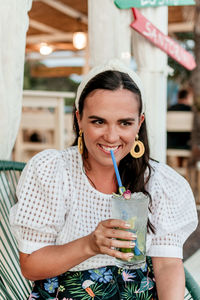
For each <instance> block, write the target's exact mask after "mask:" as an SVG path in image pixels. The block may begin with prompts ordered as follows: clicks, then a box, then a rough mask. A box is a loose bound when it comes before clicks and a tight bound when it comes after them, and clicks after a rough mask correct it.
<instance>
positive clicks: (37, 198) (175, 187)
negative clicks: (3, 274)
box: [10, 147, 197, 271]
mask: <svg viewBox="0 0 200 300" xmlns="http://www.w3.org/2000/svg"><path fill="white" fill-rule="evenodd" d="M150 163H151V166H152V174H151V177H150V180H149V182H148V184H147V187H146V189H147V190H148V192H149V193H150V194H151V197H152V207H151V213H150V212H149V219H150V221H151V223H152V224H153V225H154V226H155V228H156V234H152V233H148V235H147V245H146V246H147V255H149V256H163V257H179V258H182V246H183V243H184V241H185V240H186V239H187V237H188V236H189V235H190V234H191V233H192V231H193V230H195V228H196V226H197V212H196V207H195V201H194V197H193V194H192V191H191V189H190V186H189V184H188V183H187V181H186V180H185V179H184V178H183V177H182V176H180V175H179V174H177V173H176V172H175V171H174V170H173V169H171V168H170V167H168V166H167V165H165V164H163V163H157V162H154V161H150ZM17 198H18V203H17V204H15V205H14V206H13V207H12V208H11V212H10V223H11V227H12V230H13V233H14V235H15V237H16V239H17V242H18V247H19V250H20V251H21V252H24V253H29V254H30V253H32V252H33V251H36V250H38V249H40V248H42V247H45V246H47V245H62V244H65V243H68V242H70V241H73V240H75V239H78V238H81V237H83V236H86V235H88V234H90V233H91V232H92V231H93V230H94V229H95V228H96V226H97V224H98V223H99V222H100V221H102V220H105V219H109V218H111V195H109V194H103V193H101V192H99V191H97V190H96V189H94V188H93V187H92V186H91V184H90V183H89V181H88V178H87V177H86V175H85V173H84V168H83V163H82V158H81V155H80V154H79V153H78V150H77V147H70V148H68V149H67V150H64V151H57V150H45V151H43V152H40V153H38V154H37V155H36V156H34V157H33V158H32V159H31V160H30V161H29V163H28V164H27V165H26V167H25V169H24V171H23V173H22V175H21V177H20V181H19V184H18V187H17ZM69 259H70V258H69ZM114 264H115V263H114V258H113V257H111V256H108V255H96V256H93V257H91V258H89V259H87V260H85V261H84V262H82V263H81V264H79V265H77V266H75V267H74V268H72V269H71V271H78V270H86V269H93V268H99V267H102V266H106V265H114Z"/></svg>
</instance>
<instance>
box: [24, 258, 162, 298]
mask: <svg viewBox="0 0 200 300" xmlns="http://www.w3.org/2000/svg"><path fill="white" fill-rule="evenodd" d="M35 299H38V300H42V299H45V300H47V299H49V300H50V299H52V300H75V299H80V300H90V299H91V300H93V299H94V300H100V299H101V300H103V299H108V300H114V299H115V300H131V299H141V300H156V299H158V297H157V293H156V284H155V279H154V275H153V267H152V262H151V259H150V258H149V257H147V263H146V266H145V267H144V268H141V269H137V270H125V269H122V268H118V267H115V266H106V267H102V268H98V269H91V270H86V271H77V272H70V271H68V272H66V273H64V274H62V275H60V276H57V277H53V278H49V279H45V280H38V281H35V282H34V284H33V290H32V293H31V295H30V296H29V298H28V300H35Z"/></svg>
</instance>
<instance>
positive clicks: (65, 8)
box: [40, 0, 88, 24]
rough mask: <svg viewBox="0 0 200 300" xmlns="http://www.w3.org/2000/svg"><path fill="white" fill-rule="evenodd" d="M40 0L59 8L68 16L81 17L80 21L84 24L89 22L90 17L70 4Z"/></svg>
mask: <svg viewBox="0 0 200 300" xmlns="http://www.w3.org/2000/svg"><path fill="white" fill-rule="evenodd" d="M40 1H41V2H43V3H45V4H47V5H49V6H51V7H53V8H55V9H57V10H58V11H60V12H62V13H63V14H65V15H67V16H70V17H72V18H75V19H80V22H82V23H84V24H88V17H87V16H86V15H85V14H83V13H81V12H79V11H78V10H76V9H73V8H71V7H70V6H69V5H66V4H63V3H61V2H59V1H55V0H40Z"/></svg>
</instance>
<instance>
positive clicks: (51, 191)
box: [10, 150, 66, 254]
mask: <svg viewBox="0 0 200 300" xmlns="http://www.w3.org/2000/svg"><path fill="white" fill-rule="evenodd" d="M65 175H66V174H65V172H64V168H63V163H62V157H61V154H60V152H59V151H56V150H45V151H42V152H40V153H39V154H37V155H36V156H34V157H33V158H32V159H31V160H30V161H29V163H28V164H27V165H26V167H25V169H24V170H23V172H22V175H21V177H20V180H19V183H18V186H17V198H18V203H17V204H16V205H14V206H13V207H12V208H11V211H10V224H11V228H12V231H13V233H14V235H15V237H16V239H17V242H18V248H19V250H20V251H21V252H24V253H28V254H30V253H32V252H33V251H36V250H38V249H40V248H42V247H44V246H47V245H54V244H55V243H56V237H57V235H58V233H59V231H60V230H61V228H62V226H63V224H64V221H65V211H66V208H65V202H64V194H63V190H64V188H63V187H64V176H65Z"/></svg>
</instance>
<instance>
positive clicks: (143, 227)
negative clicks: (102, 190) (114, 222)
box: [112, 192, 149, 269]
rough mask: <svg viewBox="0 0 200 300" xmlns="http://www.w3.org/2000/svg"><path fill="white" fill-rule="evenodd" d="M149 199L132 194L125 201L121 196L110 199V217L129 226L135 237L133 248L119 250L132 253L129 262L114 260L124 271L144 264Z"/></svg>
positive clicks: (145, 196) (141, 195)
mask: <svg viewBox="0 0 200 300" xmlns="http://www.w3.org/2000/svg"><path fill="white" fill-rule="evenodd" d="M148 203H149V197H148V196H147V195H145V194H143V193H141V192H140V193H133V194H131V197H130V199H125V198H124V196H123V195H115V194H114V195H113V197H112V217H113V218H114V219H121V220H124V221H126V223H128V224H130V229H125V230H127V231H131V232H133V233H135V234H136V235H137V238H136V241H134V242H135V247H134V248H119V249H118V250H119V251H122V252H124V253H129V252H130V253H133V255H134V256H133V257H132V258H131V259H130V260H129V261H126V260H121V259H118V258H116V265H117V266H118V267H121V268H124V269H138V268H141V267H144V266H145V263H146V235H147V220H148Z"/></svg>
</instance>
